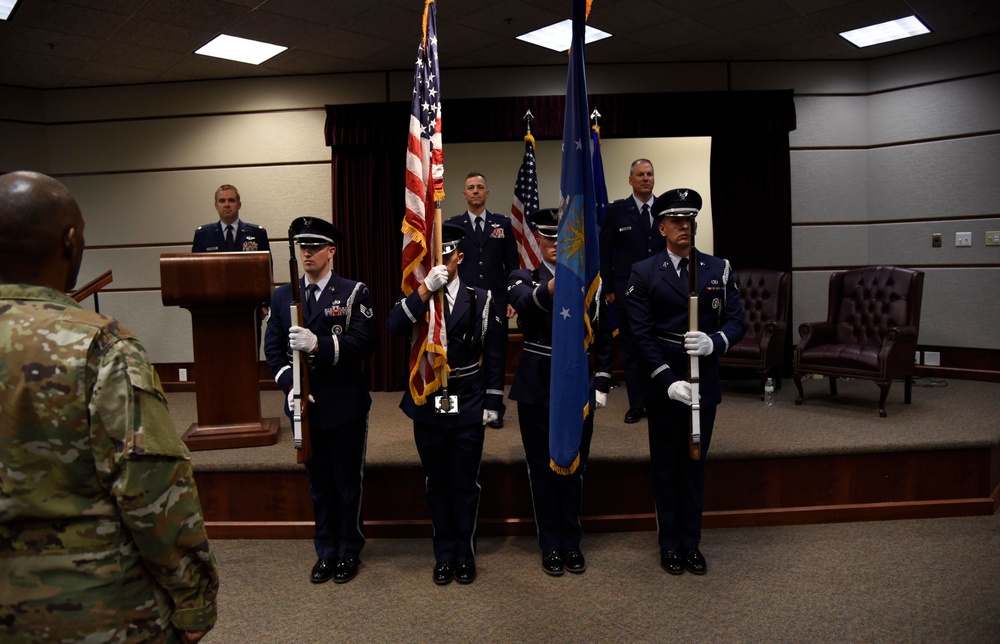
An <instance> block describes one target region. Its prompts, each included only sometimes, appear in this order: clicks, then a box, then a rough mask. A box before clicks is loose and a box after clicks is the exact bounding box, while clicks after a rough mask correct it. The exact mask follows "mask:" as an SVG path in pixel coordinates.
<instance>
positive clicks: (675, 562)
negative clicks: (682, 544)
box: [660, 549, 684, 575]
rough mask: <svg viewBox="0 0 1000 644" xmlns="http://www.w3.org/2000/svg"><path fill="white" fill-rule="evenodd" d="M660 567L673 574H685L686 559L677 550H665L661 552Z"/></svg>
mask: <svg viewBox="0 0 1000 644" xmlns="http://www.w3.org/2000/svg"><path fill="white" fill-rule="evenodd" d="M660 567H661V568H663V569H664V570H666V571H667V572H669V573H670V574H671V575H683V574H684V559H683V558H682V557H681V553H679V552H677V551H676V550H673V549H671V550H663V551H661V552H660Z"/></svg>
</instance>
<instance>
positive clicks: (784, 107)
mask: <svg viewBox="0 0 1000 644" xmlns="http://www.w3.org/2000/svg"><path fill="white" fill-rule="evenodd" d="M590 104H591V106H592V109H593V108H596V109H597V110H599V111H600V112H601V114H602V115H603V118H602V122H601V134H602V136H603V137H604V138H605V139H615V138H636V137H667V136H711V137H712V161H711V189H712V211H713V216H714V223H715V250H716V254H718V255H719V256H721V257H727V258H729V259H730V260H731V261H732V263H733V265H734V266H735V267H737V268H739V267H746V268H751V267H753V268H774V269H779V270H786V271H790V270H791V266H792V248H791V223H792V222H791V173H790V169H789V154H788V133H789V132H790V131H791V130H794V129H795V106H794V103H793V98H792V91H791V90H780V91H768V92H680V93H671V94H615V95H594V96H591V97H590ZM564 106H565V97H564V96H530V97H512V98H490V99H457V100H450V101H449V100H446V101H444V104H443V109H442V112H443V114H445V122H444V141H445V144H446V146H447V144H448V143H473V142H483V141H520V140H521V138H522V137H523V136H524V126H523V122H522V117H523V116H524V114H525V112H526V111H527V110H529V109H530V110H531V112H532V113H533V114H534V115H535V116H536V117H537V121H536V125H535V126H534V127H533V133H534V134H535V137H536V138H539V139H559V138H561V137H562V119H563V110H564ZM409 107H410V106H409V104H408V103H373V104H364V105H328V106H327V108H326V109H327V121H326V142H327V145H329V146H330V147H331V151H332V152H331V154H332V163H331V174H332V177H331V182H332V190H333V222H334V223H335V224H337V226H338V227H340V228H341V229H342V230H343V231H344V236H345V243H344V244H342V246H341V248H340V249H339V250H338V251H337V252H338V257H337V259H336V265H337V267H338V272H340V273H341V274H343V275H344V276H345V277H348V278H351V279H358V280H361V281H363V282H365V283H366V284H367V285H368V287H369V288H370V289H371V291H372V301H373V303H374V305H375V313H376V318H377V322H378V325H379V327H378V328H379V331H380V335H379V342H378V347H377V348H376V350H375V355H374V358H373V359H372V361H371V369H370V371H371V386H372V389H373V390H374V391H395V390H402V389H403V388H404V387H405V386H406V372H407V361H408V349H407V345H406V342H405V341H404V340H401V339H397V338H392V337H391V336H389V333H388V331H387V330H386V316H387V315H388V311H389V309H390V308H391V307H392V305H393V303H394V302H395V300H396V297H397V296H398V294H399V282H400V276H401V267H400V251H401V248H402V234H401V233H400V230H399V229H400V224H401V223H402V220H403V190H404V183H403V182H404V177H405V171H406V168H405V156H404V155H405V150H406V133H407V127H408V122H409ZM446 158H447V157H446ZM515 171H516V169H513V168H512V169H511V172H512V173H513V172H515Z"/></svg>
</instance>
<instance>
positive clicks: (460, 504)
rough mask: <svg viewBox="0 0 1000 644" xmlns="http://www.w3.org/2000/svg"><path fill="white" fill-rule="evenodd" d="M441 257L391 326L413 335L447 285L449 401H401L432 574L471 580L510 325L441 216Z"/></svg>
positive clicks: (456, 232) (438, 396) (438, 397)
mask: <svg viewBox="0 0 1000 644" xmlns="http://www.w3.org/2000/svg"><path fill="white" fill-rule="evenodd" d="M441 228H442V233H441V240H442V243H441V246H442V248H441V252H442V254H443V258H442V261H443V263H442V264H440V265H438V266H435V267H434V268H432V269H431V270H430V271H429V272H428V273H427V277H426V278H424V282H423V284H421V285H420V286H419V287H417V290H415V291H414V292H413V293H411V294H410V295H409V297H400V299H399V301H397V302H396V306H395V307H393V309H392V311H390V312H389V331H390V332H392V333H393V334H395V335H403V336H407V337H410V338H411V341H412V339H413V337H414V336H413V327H414V325H415V324H417V322H418V321H419V320H423V319H424V316H425V314H426V313H427V311H428V308H429V304H428V302H429V301H430V299H431V297H434V296H435V295H434V294H435V293H436V292H437V291H438V290H439V289H441V288H444V289H445V300H446V304H445V309H444V317H445V322H446V324H445V326H446V328H447V337H448V345H447V347H448V369H449V372H448V374H449V375H448V391H447V393H448V399H447V400H448V403H447V404H444V400H445V399H444V391H443V390H438V391H437V392H435V393H434V394H431V395H429V396H428V397H427V402H426V403H425V404H423V405H417V404H416V403H414V401H413V397H412V395H411V393H410V391H409V389H407V391H406V393H405V394H403V400H402V402H400V404H399V407H400V409H402V410H403V411H404V412H405V413H406V415H407V416H409V417H410V418H411V419H412V420H413V437H414V440H415V442H416V444H417V452H418V453H419V454H420V462H421V463H422V464H423V467H424V474H425V475H426V477H427V503H428V505H429V506H430V513H431V522H432V523H433V525H434V539H433V544H434V560H435V564H434V571H433V580H434V583H436V584H438V585H443V584H447V583H449V582H450V581H451V580H452V579H455V580H457V581H458V582H459V583H461V584H470V583H472V582H473V581H475V579H476V516H477V514H478V513H479V497H480V487H479V465H480V462H481V461H482V457H483V439H484V434H485V432H484V426H485V425H486V424H487V423H489V422H492V421H495V420H496V419H497V417H498V416H499V413H500V412H499V410H500V409H501V400H502V399H503V378H504V366H505V356H504V342H505V338H506V337H507V329H506V325H505V324H504V321H503V320H502V319H501V317H500V314H499V312H498V311H497V309H496V306H495V305H494V302H493V296H492V293H491V291H487V290H486V289H482V288H478V287H475V286H469V285H467V284H465V283H464V282H463V281H462V279H461V278H460V277H459V270H458V269H459V265H460V264H461V263H462V260H463V258H464V254H463V253H462V251H461V249H460V246H459V242H460V241H461V239H462V237H463V236H464V235H465V232H464V231H463V230H462V228H461V227H460V226H455V225H452V224H447V223H446V224H443V225H442V227H441Z"/></svg>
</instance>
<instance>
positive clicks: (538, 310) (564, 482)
mask: <svg viewBox="0 0 1000 644" xmlns="http://www.w3.org/2000/svg"><path fill="white" fill-rule="evenodd" d="M557 212H558V209H556V208H546V209H543V210H539V211H537V212H534V213H531V214H530V215H528V219H529V220H530V221H531V223H532V224H533V225H534V228H535V237H536V238H537V239H538V247H539V249H540V250H541V251H542V264H541V265H540V266H539V267H538V268H537V269H535V270H534V271H529V270H527V269H518V270H516V271H514V272H513V273H511V275H510V280H509V281H508V284H509V286H508V290H507V295H508V297H509V299H510V303H511V306H513V307H514V310H516V311H517V324H518V327H520V329H521V331H522V333H523V334H524V347H523V349H522V351H521V360H520V362H519V363H518V365H517V373H516V374H515V375H514V383H513V384H512V385H511V388H510V399H511V400H514V401H517V415H518V418H519V419H520V426H521V441H522V443H523V444H524V456H525V459H526V460H527V462H528V479H529V481H530V483H531V500H532V504H533V505H534V509H535V525H536V526H537V528H538V545H539V546H540V547H541V549H542V570H544V571H545V572H546V573H547V574H549V575H553V576H559V575H562V574H563V572H564V571H566V570H568V571H569V572H572V573H582V572H583V571H584V570H586V567H587V564H586V560H585V559H584V556H583V552H582V551H581V549H580V541H581V540H582V539H583V526H582V524H581V522H580V507H581V505H582V502H583V474H584V471H585V470H586V467H587V457H588V455H589V454H590V440H591V437H592V436H593V434H594V409H597V408H600V407H603V406H604V405H605V403H606V402H607V399H608V389H610V387H611V350H612V345H611V341H612V335H611V325H610V322H609V320H608V315H607V305H606V304H605V303H604V297H603V295H602V293H601V292H600V290H598V293H597V296H596V298H595V301H594V302H592V303H591V307H590V315H591V320H592V326H593V328H594V330H595V339H594V345H593V353H594V363H595V370H596V372H597V373H596V375H595V377H594V379H593V380H592V382H591V391H592V392H593V391H594V387H595V386H596V389H597V391H596V394H595V395H594V396H592V397H591V401H590V410H591V411H590V413H589V414H588V416H587V419H586V420H585V421H584V426H583V435H582V438H581V444H580V464H579V465H578V466H577V469H576V471H575V472H573V473H572V474H569V475H563V474H557V473H556V472H554V471H552V469H551V468H550V467H549V459H550V457H549V454H550V451H549V385H550V377H551V372H552V298H553V294H554V293H555V281H556V280H555V272H556V257H557V249H556V238H557V236H558V232H559V222H558V220H557V219H556V214H557Z"/></svg>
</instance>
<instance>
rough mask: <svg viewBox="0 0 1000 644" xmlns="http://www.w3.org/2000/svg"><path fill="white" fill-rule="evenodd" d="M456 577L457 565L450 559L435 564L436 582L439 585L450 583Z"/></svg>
mask: <svg viewBox="0 0 1000 644" xmlns="http://www.w3.org/2000/svg"><path fill="white" fill-rule="evenodd" d="M454 578H455V567H454V566H452V565H451V562H450V561H446V562H445V563H439V564H437V565H435V566H434V583H435V584H437V585H438V586H444V585H445V584H450V583H451V580H452V579H454Z"/></svg>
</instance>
